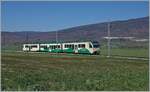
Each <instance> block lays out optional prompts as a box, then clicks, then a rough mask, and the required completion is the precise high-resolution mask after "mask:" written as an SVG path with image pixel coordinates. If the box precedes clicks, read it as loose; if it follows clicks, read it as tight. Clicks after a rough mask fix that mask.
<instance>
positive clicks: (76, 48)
mask: <svg viewBox="0 0 150 92" xmlns="http://www.w3.org/2000/svg"><path fill="white" fill-rule="evenodd" d="M23 51H32V52H51V53H79V54H99V52H100V45H99V43H98V42H72V43H71V42H69V43H51V44H23Z"/></svg>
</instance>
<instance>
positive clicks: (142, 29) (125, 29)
mask: <svg viewBox="0 0 150 92" xmlns="http://www.w3.org/2000/svg"><path fill="white" fill-rule="evenodd" d="M110 24H111V27H110V29H111V36H130V37H137V38H148V37H149V17H143V18H136V19H129V20H124V21H112V22H110ZM1 36H2V44H4V41H5V43H7V44H9V43H24V42H25V41H26V40H27V38H28V41H29V42H35V41H36V42H38V41H43V42H44V41H47V42H51V41H55V37H56V32H55V31H53V32H2V33H1ZM104 36H107V22H104V23H96V24H88V25H82V26H77V27H73V28H68V29H63V30H58V41H81V40H100V39H101V38H102V37H104Z"/></svg>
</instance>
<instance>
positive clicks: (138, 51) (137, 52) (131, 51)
mask: <svg viewBox="0 0 150 92" xmlns="http://www.w3.org/2000/svg"><path fill="white" fill-rule="evenodd" d="M107 53H108V52H107V48H102V49H101V55H107ZM110 53H111V55H112V56H126V57H143V58H148V57H149V50H148V48H112V49H111V51H110Z"/></svg>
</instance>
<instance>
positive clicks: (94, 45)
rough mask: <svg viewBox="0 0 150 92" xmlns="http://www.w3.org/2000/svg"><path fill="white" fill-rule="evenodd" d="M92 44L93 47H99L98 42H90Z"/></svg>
mask: <svg viewBox="0 0 150 92" xmlns="http://www.w3.org/2000/svg"><path fill="white" fill-rule="evenodd" d="M92 44H93V48H99V47H100V45H99V43H98V42H92Z"/></svg>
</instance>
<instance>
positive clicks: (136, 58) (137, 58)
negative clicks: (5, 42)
mask: <svg viewBox="0 0 150 92" xmlns="http://www.w3.org/2000/svg"><path fill="white" fill-rule="evenodd" d="M6 52H10V51H6ZM16 52H23V51H16ZM23 53H48V52H23ZM49 54H50V55H73V56H74V55H78V56H81V54H72V53H69V54H68V53H49ZM82 56H90V57H91V56H101V57H106V58H118V59H129V60H149V58H145V57H133V56H119V55H112V56H110V57H107V56H106V55H86V54H84V55H83V54H82Z"/></svg>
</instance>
